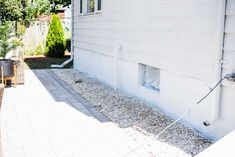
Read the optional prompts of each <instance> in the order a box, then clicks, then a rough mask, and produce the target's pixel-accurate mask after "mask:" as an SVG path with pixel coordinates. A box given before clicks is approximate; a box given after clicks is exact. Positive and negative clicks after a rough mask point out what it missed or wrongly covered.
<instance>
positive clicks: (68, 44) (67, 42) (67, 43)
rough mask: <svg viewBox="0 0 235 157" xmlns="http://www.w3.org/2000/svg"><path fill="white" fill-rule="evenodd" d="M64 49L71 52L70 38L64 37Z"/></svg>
mask: <svg viewBox="0 0 235 157" xmlns="http://www.w3.org/2000/svg"><path fill="white" fill-rule="evenodd" d="M66 50H67V51H69V52H71V38H70V39H66Z"/></svg>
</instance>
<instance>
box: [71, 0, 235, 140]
mask: <svg viewBox="0 0 235 157" xmlns="http://www.w3.org/2000/svg"><path fill="white" fill-rule="evenodd" d="M230 1H232V0H230ZM102 2H103V5H102V12H101V13H100V14H96V15H79V1H78V0H75V3H74V7H75V11H74V23H75V26H74V48H75V59H74V67H75V68H76V69H78V70H79V71H82V72H85V73H88V74H89V75H90V76H92V77H96V78H98V79H100V80H102V81H105V82H107V83H108V84H110V85H113V80H114V51H115V48H116V47H117V46H119V45H121V47H122V48H121V50H120V51H119V54H118V72H117V87H118V88H119V89H120V90H123V91H126V92H128V93H129V94H132V95H134V96H137V97H139V98H141V99H143V100H146V101H147V102H149V103H150V104H151V105H153V106H155V107H158V108H160V109H162V110H164V111H165V112H167V113H168V114H170V115H172V116H173V117H177V116H179V115H181V114H182V113H183V112H185V111H186V110H187V108H188V106H189V105H190V104H192V103H195V102H196V101H197V100H198V99H199V98H200V97H202V96H204V95H205V94H206V93H207V92H208V91H209V89H210V87H211V86H212V85H213V83H215V82H214V80H213V78H214V76H215V70H214V67H215V64H216V60H215V57H214V56H216V54H217V53H218V44H219V38H218V34H219V33H220V31H221V30H220V29H219V27H218V23H219V22H220V18H219V16H221V15H219V8H221V6H219V5H220V4H221V3H220V2H221V0H146V1H141V0H129V1H126V0H103V1H102ZM231 10H234V9H231ZM231 18H233V19H234V17H231ZM230 22H231V21H230ZM231 23H232V24H234V21H233V22H231ZM231 27H232V26H231ZM230 29H233V30H234V27H233V28H230ZM231 38H232V40H233V39H235V38H234V37H231ZM233 45H234V44H233ZM229 46H230V47H232V46H231V44H228V47H229ZM232 55H233V56H235V55H234V54H233V53H232ZM217 62H218V61H217ZM140 63H141V64H145V65H149V66H152V67H156V68H159V69H160V70H161V72H160V92H157V91H153V90H150V89H148V88H145V87H143V86H142V85H141V84H140V67H139V64H140ZM233 68H234V64H233ZM223 90H225V89H223ZM229 90H231V89H229ZM212 99H213V97H211V96H210V97H208V99H206V100H205V101H203V102H202V104H200V105H198V106H194V107H193V108H192V110H191V112H190V114H189V116H188V117H186V121H188V122H190V124H191V125H193V126H194V127H196V128H198V129H199V130H201V131H203V132H205V133H210V134H211V135H212V134H213V135H216V136H217V137H221V136H223V135H225V134H226V133H227V132H229V131H230V130H231V129H233V128H235V124H234V125H232V126H225V125H222V123H215V124H212V125H211V126H210V127H205V126H204V125H203V123H202V122H203V121H205V120H207V119H210V118H211V117H212V116H213V115H212V114H213V113H211V112H210V111H212V110H213V109H214V105H215V104H213V100H212ZM230 107H231V106H230ZM221 111H223V112H227V111H225V110H223V109H221ZM221 114H227V113H221ZM234 114H235V111H231V110H230V112H229V115H234ZM229 115H227V116H229ZM220 121H221V120H220ZM223 122H225V123H227V121H226V120H225V121H223ZM220 126H223V127H220Z"/></svg>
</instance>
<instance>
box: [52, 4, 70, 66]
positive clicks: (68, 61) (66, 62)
mask: <svg viewBox="0 0 235 157" xmlns="http://www.w3.org/2000/svg"><path fill="white" fill-rule="evenodd" d="M71 6H72V7H71V31H72V32H71V33H72V36H71V45H70V46H71V57H70V59H68V60H66V61H65V62H64V63H62V64H61V65H51V67H52V68H64V67H65V66H66V65H67V64H69V63H70V62H72V61H73V58H74V0H71Z"/></svg>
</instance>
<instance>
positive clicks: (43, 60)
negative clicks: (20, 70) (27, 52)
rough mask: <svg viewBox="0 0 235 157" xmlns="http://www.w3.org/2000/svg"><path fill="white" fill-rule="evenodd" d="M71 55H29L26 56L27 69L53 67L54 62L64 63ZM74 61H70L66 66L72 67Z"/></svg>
mask: <svg viewBox="0 0 235 157" xmlns="http://www.w3.org/2000/svg"><path fill="white" fill-rule="evenodd" d="M69 58H70V55H65V57H62V58H55V57H53V58H52V57H45V56H42V55H41V56H27V57H25V58H24V62H25V69H51V65H52V64H62V63H63V62H64V61H66V60H68V59H69ZM72 67H73V63H72V62H71V63H69V64H68V65H67V66H66V67H65V68H72Z"/></svg>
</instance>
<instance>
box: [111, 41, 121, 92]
mask: <svg viewBox="0 0 235 157" xmlns="http://www.w3.org/2000/svg"><path fill="white" fill-rule="evenodd" d="M120 50H121V45H118V46H117V47H116V48H115V50H114V66H113V67H114V69H113V88H114V90H116V89H117V70H118V52H119V51H120Z"/></svg>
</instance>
